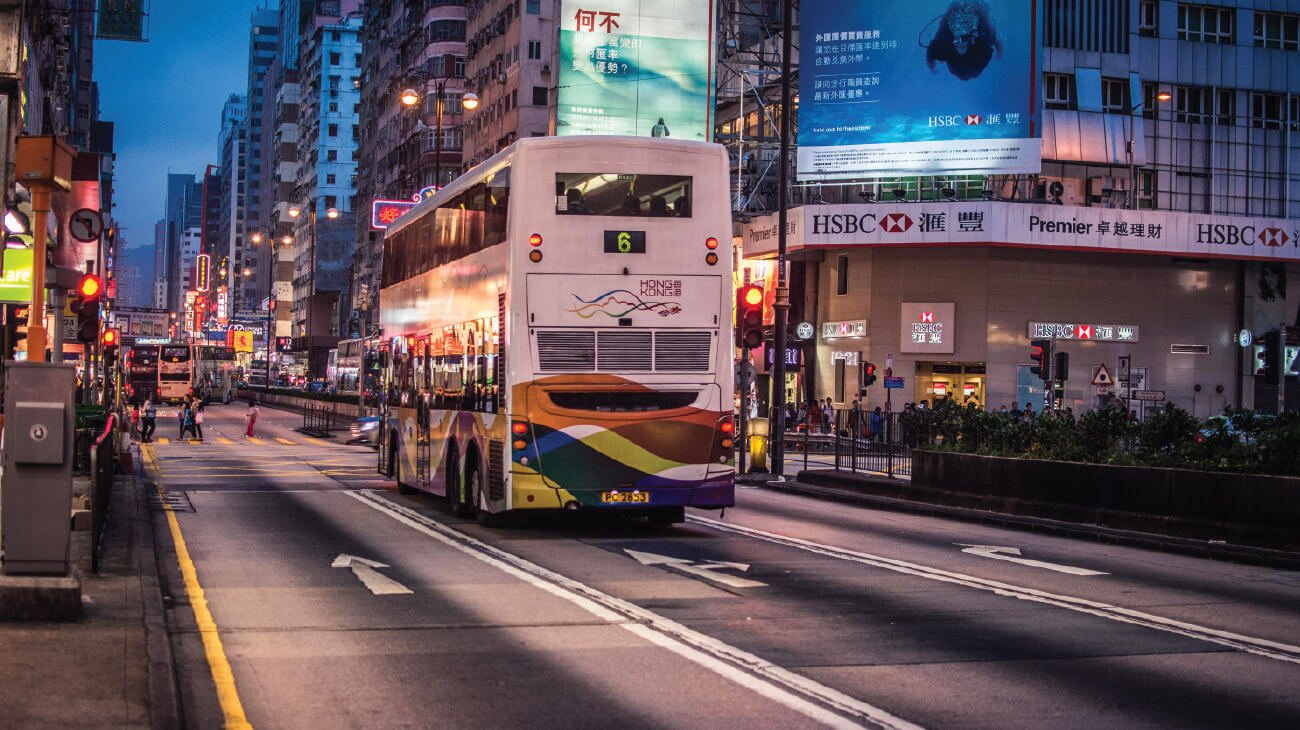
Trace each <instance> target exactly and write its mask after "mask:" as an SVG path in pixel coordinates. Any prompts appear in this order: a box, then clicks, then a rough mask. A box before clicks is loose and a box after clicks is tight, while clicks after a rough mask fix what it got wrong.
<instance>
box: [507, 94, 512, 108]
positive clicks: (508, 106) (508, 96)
mask: <svg viewBox="0 0 1300 730" xmlns="http://www.w3.org/2000/svg"><path fill="white" fill-rule="evenodd" d="M511 108H512V107H511V106H510V95H509V94H507V95H506V111H510V109H511Z"/></svg>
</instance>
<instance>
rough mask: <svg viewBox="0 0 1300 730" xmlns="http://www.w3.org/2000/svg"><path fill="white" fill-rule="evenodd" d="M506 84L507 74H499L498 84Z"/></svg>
mask: <svg viewBox="0 0 1300 730" xmlns="http://www.w3.org/2000/svg"><path fill="white" fill-rule="evenodd" d="M505 82H506V72H505V71H502V72H501V73H499V74H497V83H498V84H504V83H505Z"/></svg>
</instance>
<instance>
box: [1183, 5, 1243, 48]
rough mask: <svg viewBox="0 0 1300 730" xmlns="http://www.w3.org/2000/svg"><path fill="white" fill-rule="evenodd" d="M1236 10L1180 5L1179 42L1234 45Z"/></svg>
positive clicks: (1212, 6)
mask: <svg viewBox="0 0 1300 730" xmlns="http://www.w3.org/2000/svg"><path fill="white" fill-rule="evenodd" d="M1236 17H1237V16H1236V9H1235V8H1223V7H1218V6H1215V5H1187V4H1182V3H1180V4H1179V5H1178V40H1180V41H1202V42H1205V43H1232V41H1233V37H1232V34H1233V29H1234V27H1235V26H1236V23H1235V22H1234V20H1235V19H1236Z"/></svg>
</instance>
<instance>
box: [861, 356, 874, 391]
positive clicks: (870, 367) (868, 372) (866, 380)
mask: <svg viewBox="0 0 1300 730" xmlns="http://www.w3.org/2000/svg"><path fill="white" fill-rule="evenodd" d="M862 368H863V375H862V385H863V387H870V386H872V385H874V384H875V382H876V364H875V363H874V362H869V363H865V364H864V365H863V366H862Z"/></svg>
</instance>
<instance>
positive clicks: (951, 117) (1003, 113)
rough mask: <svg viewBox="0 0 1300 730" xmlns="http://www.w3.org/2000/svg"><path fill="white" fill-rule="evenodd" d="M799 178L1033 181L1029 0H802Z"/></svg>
mask: <svg viewBox="0 0 1300 730" xmlns="http://www.w3.org/2000/svg"><path fill="white" fill-rule="evenodd" d="M801 10H802V14H801V27H802V37H803V39H804V41H803V45H802V47H801V56H800V73H799V101H800V107H799V154H798V161H797V164H798V175H799V177H800V179H804V180H831V179H845V178H862V177H875V176H881V175H935V174H946V173H1038V172H1040V170H1041V142H1040V141H1039V137H1040V135H1041V120H1040V111H1039V108H1040V105H1039V88H1038V87H1039V82H1038V79H1039V73H1038V68H1039V64H1040V60H1041V58H1042V53H1041V51H1040V49H1039V35H1038V26H1039V23H1040V21H1039V16H1040V14H1039V12H1038V0H909V1H908V2H902V1H901V0H882V1H881V2H875V3H844V2H839V1H838V0H804V2H803V4H802V6H801Z"/></svg>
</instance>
